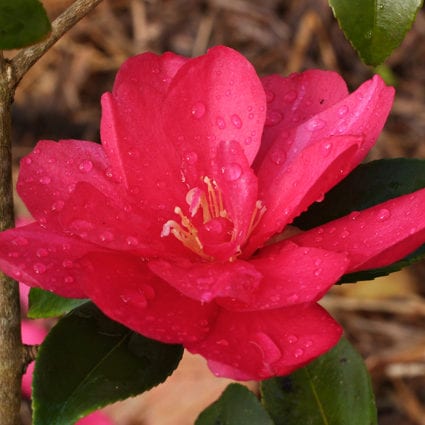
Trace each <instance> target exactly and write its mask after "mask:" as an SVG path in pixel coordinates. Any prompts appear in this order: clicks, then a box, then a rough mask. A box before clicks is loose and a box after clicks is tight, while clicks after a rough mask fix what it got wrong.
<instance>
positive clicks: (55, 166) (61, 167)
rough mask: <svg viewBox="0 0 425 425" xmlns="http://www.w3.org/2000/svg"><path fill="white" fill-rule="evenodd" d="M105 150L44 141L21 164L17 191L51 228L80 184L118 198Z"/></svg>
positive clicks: (72, 142)
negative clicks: (47, 220) (109, 173)
mask: <svg viewBox="0 0 425 425" xmlns="http://www.w3.org/2000/svg"><path fill="white" fill-rule="evenodd" d="M107 170H108V162H107V158H106V155H105V153H104V151H103V149H102V147H101V146H100V145H98V144H96V143H92V142H86V141H81V140H62V141H60V142H53V141H50V140H42V141H40V142H38V143H37V146H36V147H35V149H34V150H33V151H32V153H31V154H29V155H28V156H26V157H25V158H23V159H22V161H21V169H20V174H19V179H18V182H17V190H18V193H19V195H20V196H21V197H22V199H23V201H24V202H25V205H26V206H27V208H28V209H29V211H30V212H31V214H32V215H33V217H34V218H36V219H37V220H38V221H41V222H45V221H46V219H47V217H48V219H49V223H50V225H53V222H54V221H55V214H56V213H57V212H58V211H60V210H61V209H62V208H63V207H64V205H65V201H66V200H67V199H68V197H69V196H70V194H71V193H72V192H73V191H74V189H75V185H76V183H77V182H79V181H85V182H89V183H91V184H93V186H96V187H97V188H99V190H101V191H102V192H104V193H106V194H109V195H112V194H113V196H115V197H117V192H118V191H119V190H120V185H119V184H118V183H117V182H115V181H113V180H112V179H110V178H108V177H107Z"/></svg>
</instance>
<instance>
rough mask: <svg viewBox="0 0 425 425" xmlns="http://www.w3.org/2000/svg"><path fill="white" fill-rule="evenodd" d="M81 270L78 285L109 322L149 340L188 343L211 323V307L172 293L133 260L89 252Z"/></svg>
mask: <svg viewBox="0 0 425 425" xmlns="http://www.w3.org/2000/svg"><path fill="white" fill-rule="evenodd" d="M81 266H82V269H81V275H80V281H81V285H82V287H83V288H84V290H85V291H86V292H87V294H88V296H89V297H90V298H91V299H92V300H93V302H94V303H95V304H97V305H98V307H99V308H100V309H101V310H102V311H103V312H104V313H105V314H106V315H107V316H109V317H110V318H111V319H113V320H116V321H118V322H120V323H122V324H123V325H125V326H127V327H129V328H130V329H133V330H134V331H136V332H139V333H141V334H142V335H144V336H146V337H148V338H154V339H156V340H159V341H162V342H167V343H186V342H189V341H192V342H193V341H196V340H198V339H200V338H203V337H204V336H205V335H206V334H207V333H208V332H209V327H210V326H211V324H212V323H213V322H214V320H215V317H216V307H215V306H214V305H213V304H211V303H210V304H205V305H202V304H201V303H200V302H196V301H194V300H191V299H190V298H187V297H185V296H184V295H182V294H181V293H179V292H177V291H175V290H174V289H173V288H171V287H170V286H169V285H168V284H166V283H165V282H164V281H162V280H161V279H159V278H158V277H156V276H155V275H153V274H152V273H151V272H150V271H149V269H148V268H147V266H146V264H145V263H143V261H142V260H140V259H139V258H137V257H133V256H130V255H125V254H120V253H93V254H92V253H90V254H88V255H87V256H86V257H85V258H84V259H83V260H82V261H81Z"/></svg>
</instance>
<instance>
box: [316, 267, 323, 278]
mask: <svg viewBox="0 0 425 425" xmlns="http://www.w3.org/2000/svg"><path fill="white" fill-rule="evenodd" d="M322 271H323V270H322V269H320V268H319V269H316V270H315V271H314V276H316V277H318V276H320V275H321V274H322Z"/></svg>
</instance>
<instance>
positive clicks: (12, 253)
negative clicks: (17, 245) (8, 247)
mask: <svg viewBox="0 0 425 425" xmlns="http://www.w3.org/2000/svg"><path fill="white" fill-rule="evenodd" d="M20 255H21V254H19V252H15V251H13V252H9V253H8V254H7V256H8V257H10V258H18V257H20Z"/></svg>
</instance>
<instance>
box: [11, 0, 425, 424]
mask: <svg viewBox="0 0 425 425" xmlns="http://www.w3.org/2000/svg"><path fill="white" fill-rule="evenodd" d="M43 3H44V5H45V7H46V8H47V9H48V12H49V14H50V16H51V17H52V18H54V17H56V16H57V15H58V14H59V13H60V12H61V11H62V10H64V8H65V7H66V5H67V4H70V1H69V0H45V1H43ZM217 44H224V45H228V46H230V47H233V48H235V49H237V50H239V51H240V52H241V53H243V54H244V55H245V56H247V58H248V59H249V60H250V61H251V62H252V63H253V64H254V65H255V67H256V69H257V71H258V73H259V74H260V75H265V74H270V73H280V74H283V75H287V74H289V73H291V72H297V71H302V70H304V69H308V68H322V69H333V70H336V71H338V72H340V73H341V74H342V76H343V77H344V78H345V80H346V81H347V82H348V85H349V86H350V88H351V89H354V88H356V87H357V86H358V85H360V84H361V83H362V82H363V81H365V80H366V79H368V78H370V76H371V75H372V69H371V68H369V67H367V66H366V65H364V64H363V63H362V62H361V61H360V59H359V58H358V56H357V55H356V53H355V52H354V50H353V49H352V47H351V46H350V44H349V43H348V42H347V41H346V40H345V38H344V36H343V34H342V32H341V30H340V29H339V27H338V25H337V23H336V21H335V19H334V18H333V16H332V13H331V10H330V8H329V6H328V4H327V1H326V0H286V1H285V0H232V1H229V0H205V1H200V0H168V1H167V0H162V1H161V0H144V1H143V0H109V1H108V0H104V2H103V3H101V4H100V6H99V7H98V8H97V9H96V10H95V11H94V12H92V13H91V14H90V15H89V16H88V17H87V18H85V19H83V20H82V21H81V22H80V23H79V24H78V25H77V26H76V27H75V28H73V29H72V30H71V31H70V32H69V33H68V34H67V35H65V36H64V37H63V39H62V40H61V41H60V42H58V43H57V44H56V45H55V47H54V48H52V49H51V50H50V51H49V52H48V53H47V54H46V55H45V56H44V57H43V58H42V59H41V60H40V61H39V62H38V63H37V64H36V65H35V66H34V67H33V68H32V69H31V71H30V72H29V73H28V74H27V75H26V76H25V78H24V79H23V80H22V82H21V85H20V87H19V89H18V91H17V93H16V100H15V105H14V116H13V119H14V147H13V155H14V159H15V161H16V170H17V168H18V161H19V159H20V158H21V157H22V156H24V155H25V154H27V153H28V152H29V151H30V150H31V148H32V147H33V146H34V144H35V142H36V141H37V140H39V139H43V138H51V139H55V140H57V139H60V138H76V139H86V140H98V139H99V133H98V131H99V118H100V108H99V98H100V95H101V94H102V93H103V92H105V91H107V90H109V89H110V88H111V86H112V82H113V78H114V74H115V72H116V70H117V68H118V67H119V66H120V64H121V63H122V62H123V61H124V60H125V59H126V58H127V57H129V56H131V55H134V54H137V53H140V52H143V51H147V50H150V51H155V52H158V53H162V52H164V51H167V50H171V51H174V52H175V53H179V54H182V55H186V56H197V55H200V54H202V53H204V52H205V51H206V50H207V49H208V47H210V46H213V45H217ZM11 54H12V55H13V52H11ZM385 71H386V73H387V74H388V75H390V77H391V79H392V81H393V84H394V85H395V86H396V89H397V97H396V101H395V104H394V107H393V111H392V114H391V116H390V118H389V120H388V123H387V125H386V127H385V130H384V131H383V133H382V136H381V138H380V139H379V141H378V143H377V144H376V146H375V147H374V149H373V150H372V152H371V154H370V159H378V158H391V157H400V156H403V157H415V158H425V12H424V10H423V9H422V10H421V11H420V12H419V15H418V17H417V20H416V22H415V24H414V26H413V28H412V30H411V31H410V32H409V33H408V35H407V37H406V39H405V40H404V42H403V44H402V46H401V47H400V48H399V49H397V50H396V51H395V52H394V53H393V54H392V56H391V57H390V58H389V59H388V60H387V61H386V69H385ZM16 210H17V212H18V214H21V215H22V214H25V211H24V209H23V206H22V204H21V202H20V201H19V200H17V205H16ZM424 296H425V265H424V264H422V265H421V264H419V265H416V266H414V267H410V268H408V269H406V270H404V271H402V272H399V273H396V274H394V275H391V276H389V277H387V278H383V279H379V280H377V281H375V282H374V283H373V284H371V283H363V284H358V285H349V286H346V287H342V288H336V289H335V290H334V291H332V292H331V294H330V295H329V296H327V297H326V298H325V300H324V302H323V304H324V305H325V306H326V307H327V308H328V309H329V310H330V311H331V312H332V313H333V314H334V316H335V317H336V318H337V319H338V320H339V321H340V322H341V323H342V324H343V325H344V327H345V329H346V334H347V336H348V338H349V339H350V340H351V341H352V342H353V343H354V344H355V345H356V346H357V347H358V349H359V350H360V352H361V353H362V355H363V357H364V358H365V360H366V364H367V366H368V368H369V369H370V371H371V374H372V378H373V384H374V388H375V391H376V396H377V405H378V409H379V423H380V424H381V425H420V424H421V425H423V424H425V334H424V329H425V328H424V325H425V299H424ZM227 383H228V381H226V380H220V379H216V378H214V377H213V376H212V375H211V374H210V373H209V372H208V370H207V369H206V368H205V365H204V362H203V361H202V360H200V359H198V358H196V357H193V356H188V357H186V358H185V360H184V365H183V366H182V367H181V368H179V370H178V371H177V372H176V373H175V375H173V377H172V378H171V379H170V382H167V384H165V385H162V386H160V387H158V388H157V389H155V390H154V391H151V392H150V393H148V394H146V395H143V396H141V397H138V398H135V399H131V400H129V401H127V402H123V403H118V404H117V405H114V406H112V407H111V408H108V413H109V414H110V415H111V416H112V417H113V418H114V419H115V420H116V423H117V424H119V425H171V424H173V425H186V424H187V425H189V424H191V423H193V420H194V418H196V415H197V413H199V412H200V411H201V410H202V409H203V407H205V406H206V405H207V404H209V403H211V402H212V401H213V400H214V399H215V398H217V397H218V395H219V394H220V392H221V391H222V389H223V388H224V387H225V386H226V385H227ZM23 418H24V419H23V421H24V422H25V423H29V419H28V406H26V405H23Z"/></svg>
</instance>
